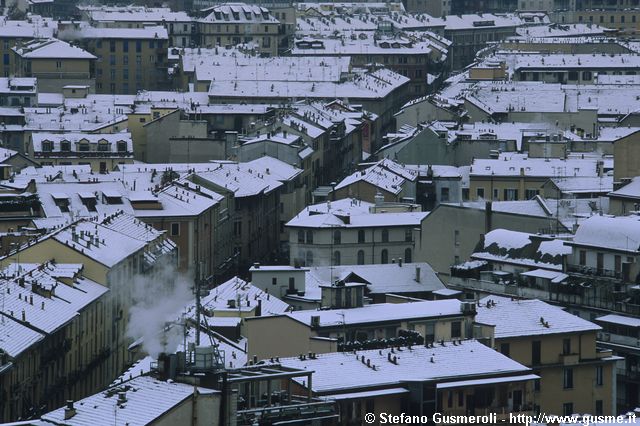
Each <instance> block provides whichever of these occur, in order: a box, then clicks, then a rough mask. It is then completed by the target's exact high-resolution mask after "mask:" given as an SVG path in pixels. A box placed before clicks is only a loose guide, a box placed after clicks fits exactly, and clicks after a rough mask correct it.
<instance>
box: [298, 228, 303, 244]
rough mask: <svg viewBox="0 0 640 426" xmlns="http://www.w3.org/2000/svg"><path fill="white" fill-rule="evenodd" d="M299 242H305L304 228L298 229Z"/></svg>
mask: <svg viewBox="0 0 640 426" xmlns="http://www.w3.org/2000/svg"><path fill="white" fill-rule="evenodd" d="M298 243H301V244H304V231H303V230H302V229H301V230H299V231H298Z"/></svg>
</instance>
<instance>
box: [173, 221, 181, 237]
mask: <svg viewBox="0 0 640 426" xmlns="http://www.w3.org/2000/svg"><path fill="white" fill-rule="evenodd" d="M179 235H180V224H179V223H178V222H174V223H172V224H171V236H173V237H177V236H179Z"/></svg>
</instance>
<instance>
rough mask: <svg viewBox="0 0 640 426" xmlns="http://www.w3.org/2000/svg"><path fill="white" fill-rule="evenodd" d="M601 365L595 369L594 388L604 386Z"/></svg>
mask: <svg viewBox="0 0 640 426" xmlns="http://www.w3.org/2000/svg"><path fill="white" fill-rule="evenodd" d="M603 373H604V372H603V369H602V366H601V365H598V366H597V367H596V386H602V385H603V384H604V374H603Z"/></svg>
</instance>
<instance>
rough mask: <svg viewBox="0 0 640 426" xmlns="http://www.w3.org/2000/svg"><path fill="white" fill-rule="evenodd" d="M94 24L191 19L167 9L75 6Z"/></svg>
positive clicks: (188, 20) (181, 12) (185, 14)
mask: <svg viewBox="0 0 640 426" xmlns="http://www.w3.org/2000/svg"><path fill="white" fill-rule="evenodd" d="M77 7H78V9H80V10H81V11H82V12H83V13H85V14H86V15H87V16H88V17H89V19H90V20H92V21H94V22H105V23H110V22H141V23H148V22H154V23H157V24H161V23H163V22H181V23H182V22H191V17H190V16H189V15H188V14H187V13H186V12H184V11H175V12H173V11H171V9H170V8H168V7H144V6H134V5H127V6H107V5H100V6H82V5H79V6H77Z"/></svg>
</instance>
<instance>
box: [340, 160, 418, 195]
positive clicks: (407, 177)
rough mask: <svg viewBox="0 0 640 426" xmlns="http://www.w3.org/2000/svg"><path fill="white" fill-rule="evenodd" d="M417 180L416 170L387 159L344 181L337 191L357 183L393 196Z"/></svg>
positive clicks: (355, 173) (353, 174)
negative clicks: (365, 184) (369, 185)
mask: <svg viewBox="0 0 640 426" xmlns="http://www.w3.org/2000/svg"><path fill="white" fill-rule="evenodd" d="M417 179H418V172H417V171H416V170H414V169H411V168H409V167H406V166H405V165H404V164H398V163H396V162H394V161H392V160H389V159H387V158H385V159H382V160H380V161H378V162H377V163H376V164H374V165H373V166H371V167H369V168H367V169H365V170H360V171H357V172H354V173H352V174H351V175H349V176H347V177H346V178H344V179H342V180H341V181H340V182H339V183H338V184H337V185H336V187H335V189H336V190H339V189H341V188H344V187H347V186H349V185H352V184H354V183H356V182H366V183H369V184H371V185H373V186H375V187H378V188H380V189H382V190H384V191H387V192H390V193H392V194H399V193H400V192H401V191H402V189H403V187H404V185H405V183H407V182H415V181H416V180H417Z"/></svg>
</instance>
